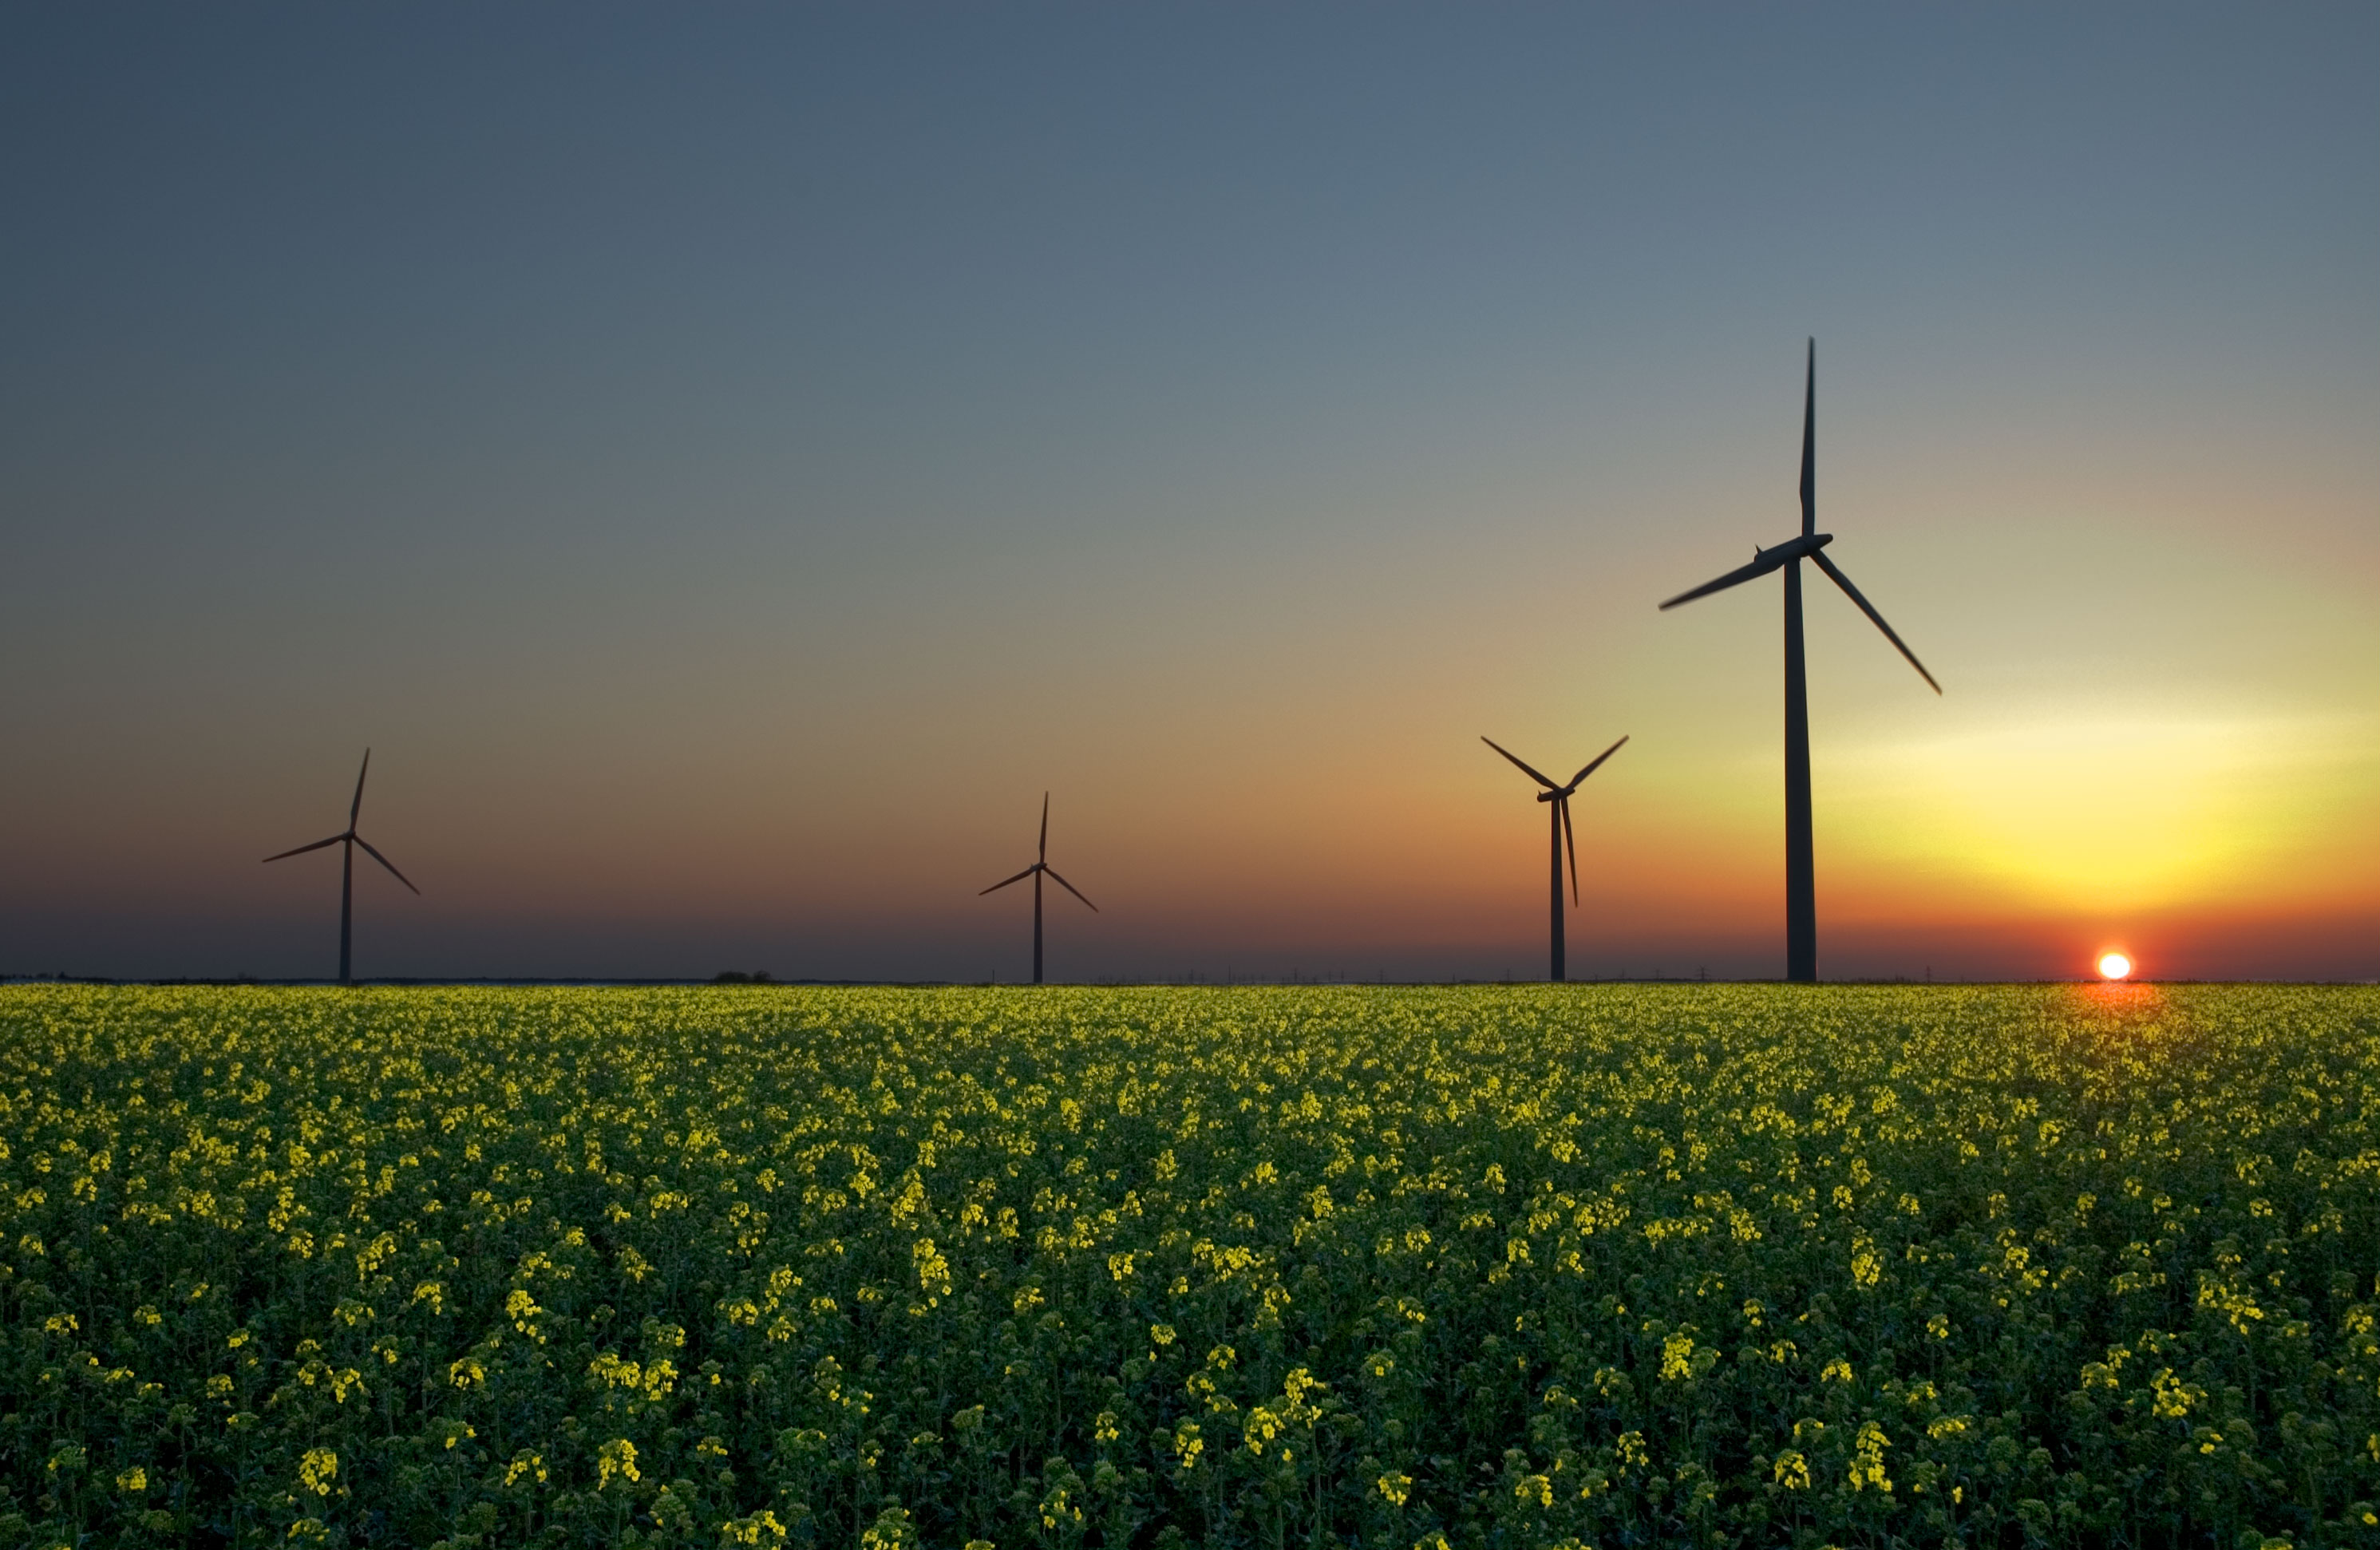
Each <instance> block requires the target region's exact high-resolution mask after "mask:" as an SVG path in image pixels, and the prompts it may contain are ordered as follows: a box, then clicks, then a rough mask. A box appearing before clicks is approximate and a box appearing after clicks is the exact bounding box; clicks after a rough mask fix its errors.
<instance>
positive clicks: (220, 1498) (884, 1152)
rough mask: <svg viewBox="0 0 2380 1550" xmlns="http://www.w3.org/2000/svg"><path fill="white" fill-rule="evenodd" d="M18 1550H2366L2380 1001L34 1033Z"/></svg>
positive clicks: (494, 1009) (878, 1008)
mask: <svg viewBox="0 0 2380 1550" xmlns="http://www.w3.org/2000/svg"><path fill="white" fill-rule="evenodd" d="M0 1109H5V1114H0V1185H4V1186H5V1187H0V1215H5V1228H0V1308H5V1313H6V1317H5V1319H0V1340H5V1347H0V1390H5V1392H0V1496H4V1497H5V1499H0V1544H6V1545H15V1544H25V1545H49V1544H75V1545H84V1544H97V1545H117V1544H121V1545H136V1544H137V1545H162V1544H204V1545H216V1544H242V1545H248V1544H256V1545H261V1544H275V1545H282V1544H348V1545H363V1544H373V1545H379V1544H386V1545H407V1546H428V1545H433V1544H443V1545H445V1546H450V1547H452V1546H462V1545H472V1544H479V1545H497V1544H554V1545H563V1544H569V1545H580V1544H588V1545H592V1544H621V1545H693V1544H700V1545H705V1546H709V1545H718V1544H760V1545H777V1544H832V1545H838V1546H853V1545H856V1546H862V1547H865V1550H892V1547H894V1546H907V1545H931V1546H937V1547H941V1546H947V1547H949V1550H963V1547H965V1546H970V1545H973V1546H975V1547H977V1550H981V1547H982V1546H984V1545H986V1544H990V1545H993V1546H998V1547H1001V1550H1018V1547H1022V1546H1026V1545H1041V1544H1048V1545H1102V1546H1120V1545H1125V1544H1135V1545H1174V1544H1207V1545H1249V1546H1258V1545H1266V1546H1288V1545H1291V1544H1296V1545H1308V1546H1318V1545H1326V1544H1350V1545H1353V1544H1362V1545H1378V1546H1390V1547H1393V1550H1410V1547H1413V1546H1416V1545H1419V1546H1428V1547H1439V1546H1441V1545H1442V1546H1450V1547H1469V1546H1489V1545H1493V1546H1534V1545H1546V1546H1553V1545H1582V1544H1591V1545H1598V1546H1604V1547H1607V1550H1609V1547H1611V1546H1619V1545H1649V1544H1709V1545H1736V1544H1741V1545H1772V1544H1806V1545H1811V1546H1816V1545H1820V1544H1835V1545H1845V1546H1848V1545H1854V1544H1872V1545H1886V1544H1977V1545H1982V1544H1988V1545H2010V1546H2014V1545H2021V1544H2108V1545H2185V1544H2186V1545H2212V1546H2220V1547H2222V1550H2232V1547H2234V1546H2238V1545H2240V1544H2247V1545H2252V1546H2258V1545H2278V1544H2292V1545H2296V1546H2315V1545H2323V1546H2328V1545H2349V1544H2373V1543H2375V1540H2380V1508H2375V1506H2374V1503H2375V1502H2380V1327H2375V1314H2380V1280H2375V1278H2380V1135H2375V1132H2374V1125H2375V1121H2380V991H2375V990H2373V989H2368V988H2357V987H2348V988H2282V987H2157V986H2119V987H1923V988H1920V987H1905V988H1894V987H1821V988H1809V987H1717V986H1714V987H1587V986H1573V987H1461V988H1368V989H1367V988H1345V989H1306V988H1298V989H1229V990H1208V989H1089V988H1085V989H1074V988H1047V989H1041V990H1038V991H1035V990H1021V989H1009V990H999V989H982V990H977V989H951V990H864V989H856V990H807V989H785V988H776V987H735V988H721V989H696V990H597V989H589V990H579V989H525V990H523V989H504V990H491V989H365V990H358V991H348V992H340V991H335V990H327V989H326V990H305V989H178V988H106V987H96V988H94V987H65V986H57V987H45V986H35V987H22V986H20V987H9V988H6V989H5V990H0Z"/></svg>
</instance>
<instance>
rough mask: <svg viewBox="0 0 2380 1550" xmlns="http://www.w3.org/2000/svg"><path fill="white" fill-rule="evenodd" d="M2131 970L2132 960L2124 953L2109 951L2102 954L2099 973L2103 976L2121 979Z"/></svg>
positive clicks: (2104, 977)
mask: <svg viewBox="0 0 2380 1550" xmlns="http://www.w3.org/2000/svg"><path fill="white" fill-rule="evenodd" d="M2131 972H2132V961H2131V959H2129V958H2127V957H2125V956H2124V955H2123V954H2122V953H2120V952H2107V953H2102V954H2100V957H2099V975H2100V977H2101V978H2103V979H2121V978H2123V977H2124V976H2125V975H2129V974H2131Z"/></svg>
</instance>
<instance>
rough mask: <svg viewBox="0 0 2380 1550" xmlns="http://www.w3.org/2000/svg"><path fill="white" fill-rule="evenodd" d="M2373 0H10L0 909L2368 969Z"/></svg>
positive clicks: (1281, 946) (912, 944)
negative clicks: (1817, 559)
mask: <svg viewBox="0 0 2380 1550" xmlns="http://www.w3.org/2000/svg"><path fill="white" fill-rule="evenodd" d="M2375 147H2380V10H2375V9H2374V7H2372V6H2362V5H2341V6H2286V5H2284V6H2269V5H2257V6H2249V5H2238V6H2211V7H2210V6H2187V5H2183V6H2175V5H2155V6H2112V5H2111V6H2090V7H2079V6H2048V5H2045V6H1991V7H1947V6H1927V7H1914V6H1882V5H1877V6H1794V7H1784V6H1610V7H1603V6H1537V5H1515V6H1497V7H1478V6H1399V5H1378V4H1366V5H1361V6H1356V5H1334V6H1226V5H1199V6H1187V5H1184V6H1129V7H1123V6H1088V5H1082V6H1056V5H1022V6H957V5H953V6H910V5H897V4H887V5H868V6H856V5H855V6H802V7H794V6H757V5H755V6H741V5H722V6H708V7H655V6H590V5H580V4H573V5H569V6H529V5H511V6H465V5H438V4H431V5H408V6H339V7H322V6H295V5H290V6H272V5H235V6H207V7H196V6H132V5H110V6H12V7H8V8H7V9H6V10H5V11H0V208H5V209H6V211H7V212H9V213H8V217H7V219H6V221H5V222H0V556H5V562H0V587H5V589H6V592H5V599H6V600H5V607H0V664H5V672H0V725H5V727H6V734H5V736H0V973H12V974H32V973H43V974H46V973H55V972H64V973H68V974H76V975H111V976H119V977H148V976H175V975H261V976H266V977H281V976H304V975H328V974H330V973H332V972H333V971H334V967H335V955H336V936H337V893H338V878H337V876H336V874H337V871H338V862H337V859H336V857H337V853H336V852H335V851H324V852H319V853H315V854H310V855H305V856H299V857H296V858H293V859H290V860H286V861H281V862H276V863H274V864H273V865H271V866H262V865H260V861H261V858H262V857H264V856H266V855H268V854H272V853H273V852H275V851H280V850H285V849H287V848H288V847H290V846H292V845H297V844H302V843H304V842H309V841H311V840H316V839H320V838H322V836H324V835H326V834H331V833H334V832H336V831H337V830H338V829H340V828H341V827H342V825H343V822H344V815H345V812H346V802H347V800H348V796H349V793H350V792H351V790H352V787H353V782H354V780H355V776H356V771H357V768H358V762H359V761H360V759H361V758H362V756H363V752H364V750H365V748H366V747H370V749H371V750H372V762H371V774H370V784H369V786H368V788H367V790H366V792H365V800H364V805H363V810H362V825H361V832H362V833H363V835H364V837H365V838H366V839H368V840H370V841H371V842H373V843H374V844H376V845H378V846H379V848H380V849H381V850H382V851H383V853H385V854H386V855H387V856H388V857H389V859H391V860H392V861H394V862H395V864H396V865H397V866H401V867H403V868H404V869H405V872H406V874H407V876H408V877H409V878H411V879H412V880H413V881H414V882H415V883H416V884H417V885H418V886H419V889H420V894H419V897H416V896H414V895H413V894H410V893H407V891H406V890H404V889H403V888H401V887H399V886H398V884H397V883H396V882H395V880H394V879H392V878H388V877H387V876H385V875H384V874H382V873H380V872H379V870H378V869H377V868H376V867H372V866H370V864H369V863H367V864H366V868H365V870H364V871H363V872H362V873H360V874H359V875H358V878H357V889H356V972H357V973H358V975H372V976H443V975H456V976H477V975H500V976H501V975H519V976H589V977H599V978H609V977H643V976H705V975H710V974H712V973H715V972H717V971H720V970H722V969H736V970H747V971H748V970H755V969H757V970H764V971H766V972H769V973H771V974H772V975H776V976H777V977H780V978H793V977H819V978H870V979H872V978H904V979H905V978H924V979H961V980H979V979H986V978H999V979H1002V980H1008V979H1014V978H1018V977H1021V976H1022V975H1024V974H1026V972H1027V969H1028V966H1029V960H1028V957H1027V954H1028V942H1029V929H1030V927H1029V920H1030V909H1031V906H1030V902H1029V899H1028V898H1027V897H1026V890H1023V889H1021V888H1020V889H1011V890H1006V891H1004V892H1002V893H998V894H994V895H992V896H990V897H989V898H984V897H978V896H977V890H979V889H981V888H983V887H985V886H986V885H987V884H990V883H992V882H995V881H997V880H998V879H1000V878H1003V877H1005V876H1007V875H1009V874H1010V873H1012V872H1014V871H1015V870H1016V869H1017V868H1019V867H1021V866H1026V865H1027V864H1029V863H1030V862H1031V861H1032V860H1033V855H1034V842H1035V830H1036V825H1037V823H1038V815H1039V810H1040V803H1041V800H1042V796H1043V793H1044V792H1045V791H1046V792H1048V793H1050V862H1051V863H1052V865H1054V866H1057V867H1058V868H1059V870H1060V871H1062V873H1063V874H1064V875H1065V877H1066V878H1068V879H1069V880H1070V881H1072V882H1073V883H1074V884H1075V886H1076V887H1077V888H1079V889H1080V890H1082V891H1083V892H1084V893H1085V894H1087V895H1088V897H1089V898H1090V899H1091V900H1092V901H1094V902H1096V903H1097V904H1098V906H1099V908H1098V913H1096V914H1094V913H1093V912H1091V911H1089V910H1087V909H1084V908H1083V907H1082V906H1081V905H1079V904H1077V903H1076V902H1075V901H1073V900H1072V899H1069V898H1067V897H1065V896H1064V895H1062V894H1061V893H1058V892H1057V891H1056V890H1052V892H1051V895H1050V901H1049V903H1048V906H1047V908H1048V911H1049V924H1048V929H1049V940H1050V950H1049V954H1050V956H1049V963H1050V975H1051V976H1052V977H1055V978H1070V979H1101V978H1109V977H1132V978H1137V977H1189V976H1204V977H1217V978H1220V977H1223V976H1226V975H1233V976H1241V977H1245V976H1267V977H1282V976H1293V975H1294V976H1305V977H1312V976H1323V975H1343V976H1347V977H1354V978H1366V979H1368V978H1376V977H1378V978H1396V979H1420V978H1448V977H1478V978H1491V979H1492V978H1499V977H1504V976H1512V977H1532V976H1536V975H1541V974H1542V973H1543V965H1544V963H1545V958H1546V945H1547V944H1546V936H1547V929H1548V926H1547V919H1546V914H1547V910H1546V905H1547V886H1548V879H1547V875H1546V865H1547V837H1546V831H1545V827H1544V825H1545V821H1546V809H1545V808H1544V807H1542V806H1540V805H1536V804H1535V803H1534V802H1533V801H1532V800H1531V796H1532V788H1531V786H1530V784H1529V782H1528V781H1527V780H1526V779H1525V778H1524V776H1523V775H1522V774H1521V773H1520V772H1519V771H1517V770H1515V769H1512V768H1511V767H1510V766H1508V765H1506V764H1505V763H1504V762H1503V761H1502V760H1501V759H1500V758H1498V757H1496V756H1495V755H1494V754H1493V753H1492V752H1491V751H1489V750H1488V749H1487V748H1486V747H1485V746H1483V745H1481V743H1480V742H1479V738H1480V737H1481V736H1482V735H1483V734H1484V735H1487V736H1492V737H1494V738H1495V739H1496V741H1498V742H1499V743H1501V744H1503V745H1505V746H1507V747H1509V748H1511V749H1512V750H1513V751H1514V752H1515V753H1517V754H1519V755H1520V756H1521V757H1523V758H1524V759H1527V760H1529V761H1530V762H1532V763H1534V764H1536V765H1537V766H1539V768H1541V769H1547V770H1548V771H1558V772H1559V773H1560V774H1561V775H1562V776H1564V777H1565V778H1566V777H1567V775H1568V773H1569V771H1571V770H1572V769H1576V768H1578V767H1579V766H1580V765H1583V764H1585V762H1586V761H1587V760H1588V759H1589V758H1590V757H1593V756H1594V755H1595V754H1596V753H1597V751H1599V750H1600V749H1602V748H1603V747H1604V746H1605V745H1608V744H1609V743H1610V742H1612V741H1613V740H1614V739H1615V738H1618V737H1620V736H1621V735H1622V734H1625V735H1627V736H1628V738H1629V740H1630V741H1629V742H1628V744H1627V745H1625V746H1624V747H1623V748H1622V749H1621V751H1620V752H1619V753H1618V754H1617V755H1615V756H1614V757H1613V758H1612V759H1611V760H1610V762H1609V763H1608V764H1607V765H1605V766H1604V767H1603V768H1602V769H1600V770H1598V771H1597V773H1596V774H1595V775H1594V776H1593V777H1592V778H1591V779H1590V780H1589V781H1587V782H1586V783H1585V785H1584V786H1583V787H1582V788H1581V790H1580V793H1579V795H1578V797H1577V798H1576V799H1575V803H1574V807H1573V811H1574V815H1575V818H1576V823H1577V839H1578V845H1579V854H1578V866H1579V882H1580V886H1581V895H1582V897H1581V903H1580V906H1579V908H1578V909H1577V911H1576V913H1575V914H1573V916H1572V919H1571V926H1570V938H1569V939H1570V963H1571V971H1572V973H1573V975H1582V976H1583V975H1704V974H1707V975H1711V976H1713V977H1735V976H1773V975H1778V974H1779V973H1781V972H1782V968H1783V836H1782V810H1783V794H1782V757H1783V756H1782V733H1781V727H1782V708H1781V697H1782V696H1781V658H1780V647H1779V639H1780V627H1781V626H1780V609H1781V603H1780V587H1779V583H1778V582H1777V581H1776V580H1775V579H1774V578H1769V579H1765V580H1763V581H1760V582H1758V583H1755V584H1753V585H1749V586H1745V587H1740V588H1738V589H1735V590H1733V591H1730V592H1726V593H1723V594H1721V595H1718V596H1716V597H1712V598H1709V599H1703V600H1700V601H1697V602H1695V603H1694V604H1692V605H1691V606H1688V607H1684V608H1681V609H1678V610H1675V611H1672V612H1659V611H1658V610H1657V608H1656V604H1657V603H1658V601H1659V600H1660V599H1663V598H1666V597H1669V596H1670V595H1672V594H1673V593H1676V592H1679V591H1682V590H1684V589H1685V588H1686V587H1690V586H1693V585H1694V584H1696V583H1699V582H1701V581H1703V580H1706V579H1707V578H1709V577H1711V576H1714V575H1718V574H1719V573H1720V572H1722V571H1725V570H1728V569H1731V568H1732V567H1734V566H1736V565H1738V564H1741V563H1743V562H1744V561H1746V560H1748V559H1750V558H1751V553H1752V547H1753V546H1754V545H1755V544H1767V543H1775V542H1777V541H1779V540H1780V539H1785V538H1788V537H1790V536H1791V535H1792V534H1793V533H1795V532H1796V531H1797V530H1798V523H1799V520H1800V516H1799V510H1798V506H1797V504H1796V493H1795V491H1796V486H1797V482H1798V477H1799V455H1800V438H1801V428H1802V392H1803V352H1804V350H1805V348H1807V345H1806V344H1805V341H1806V340H1808V339H1811V338H1815V341H1816V353H1817V355H1816V358H1817V366H1816V369H1817V404H1816V423H1817V479H1816V485H1817V509H1818V518H1819V522H1818V526H1819V527H1820V528H1821V529H1822V530H1825V531H1828V532H1832V533H1834V534H1835V535H1836V541H1835V543H1834V545H1833V547H1832V548H1831V549H1830V550H1829V551H1828V552H1829V554H1830V555H1832V556H1833V557H1834V558H1835V559H1836V560H1837V561H1838V562H1839V563H1840V564H1841V565H1842V567H1843V568H1844V570H1845V571H1846V572H1847V573H1848V574H1849V575H1851V576H1852V578H1853V579H1854V580H1855V581H1856V582H1857V583H1858V584H1859V586H1860V587H1861V588H1862V590H1863V591H1864V592H1865V593H1866V595H1867V596H1868V597H1869V598H1870V599H1872V600H1873V601H1874V602H1875V603H1876V606H1877V607H1878V608H1879V609H1880V610H1881V611H1882V612H1883V613H1884V615H1885V617H1886V618H1887V619H1888V620H1889V621H1891V623H1892V624H1893V625H1894V627H1895V628H1896V629H1898V630H1899V631H1900V634H1901V636H1903V637H1904V638H1905V639H1906V640H1907V641H1908V642H1909V644H1910V646H1911V647H1912V648H1913V649H1914V650H1915V651H1916V653H1917V654H1918V655H1919V656H1920V657H1921V658H1923V659H1924V660H1925V663H1926V666H1927V667H1928V668H1929V669H1930V670H1931V671H1932V672H1933V673H1934V675H1935V676H1936V677H1937V679H1939V680H1940V682H1941V684H1942V686H1943V693H1942V694H1941V695H1940V696H1936V695H1935V694H1934V693H1932V692H1931V691H1930V690H1928V689H1927V688H1926V686H1925V684H1924V683H1923V682H1922V681H1921V680H1920V679H1919V678H1918V677H1917V675H1916V674H1915V673H1913V672H1911V671H1910V669H1909V667H1908V665H1907V664H1906V663H1905V662H1903V661H1902V660H1900V657H1899V655H1898V654H1897V653H1896V652H1894V651H1893V650H1892V648H1891V647H1890V646H1889V645H1888V643H1887V642H1885V641H1884V639H1883V638H1882V637H1881V636H1878V635H1877V634H1876V631H1875V630H1874V629H1873V628H1872V627H1871V626H1870V625H1869V624H1867V623H1866V622H1865V621H1864V619H1862V618H1861V617H1860V615H1859V614H1858V612H1856V611H1855V610H1854V609H1853V608H1852V605H1851V604H1850V603H1849V601H1848V600H1847V599H1843V598H1842V597H1841V596H1840V595H1839V594H1837V593H1836V592H1835V591H1834V590H1833V589H1832V588H1831V587H1828V586H1827V584H1826V583H1825V581H1824V579H1823V578H1822V577H1820V576H1819V575H1817V574H1816V573H1815V571H1811V572H1808V573H1807V574H1806V584H1807V585H1808V587H1810V588H1811V589H1810V590H1809V592H1808V594H1807V598H1808V603H1807V606H1808V641H1809V658H1810V681H1811V690H1810V699H1811V710H1810V716H1811V728H1812V745H1813V756H1812V757H1813V765H1814V770H1815V829H1816V858H1817V860H1816V868H1817V899H1818V922H1819V968H1820V972H1821V974H1822V975H1826V976H1828V977H1855V976H1856V977H1892V976H1906V977H1910V978H1922V977H1925V976H1927V975H1932V976H1934V977H1937V978H1953V977H1989V978H1998V977H2017V978H2033V977H2048V976H2061V975H2077V974H2081V973H2084V972H2086V971H2087V969H2088V966H2089V964H2090V963H2091V962H2092V961H2093V960H2094V959H2095V957H2096V956H2097V954H2098V953H2099V952H2100V951H2103V950H2104V949H2107V948H2110V947H2120V948H2122V949H2124V950H2125V951H2130V952H2131V954H2132V956H2133V957H2134V958H2135V959H2136V960H2137V961H2138V963H2139V964H2140V971H2141V972H2142V973H2143V974H2144V975H2153V976H2158V977H2193V978H2228V977H2281V978H2298V977H2312V978H2352V979H2368V978H2373V977H2375V976H2380V161H2375V154H2374V152H2375Z"/></svg>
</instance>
